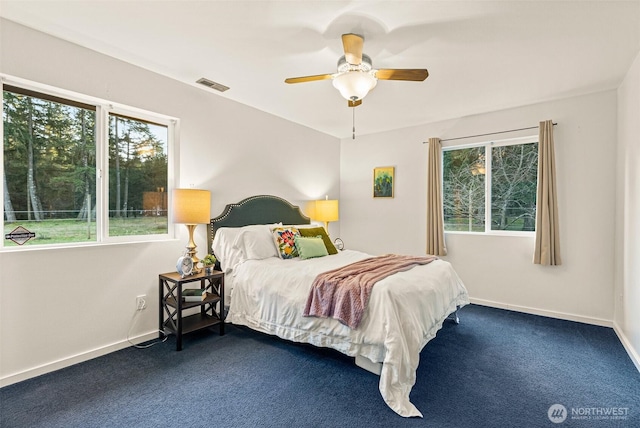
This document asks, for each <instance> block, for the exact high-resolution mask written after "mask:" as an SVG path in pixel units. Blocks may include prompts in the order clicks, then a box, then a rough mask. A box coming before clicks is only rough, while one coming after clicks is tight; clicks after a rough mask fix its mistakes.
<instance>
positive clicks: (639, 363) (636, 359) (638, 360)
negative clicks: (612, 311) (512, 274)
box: [463, 298, 640, 372]
mask: <svg viewBox="0 0 640 428" xmlns="http://www.w3.org/2000/svg"><path fill="white" fill-rule="evenodd" d="M469 300H470V301H471V303H473V304H476V305H481V306H489V307H491V308H498V309H507V310H511V311H516V312H524V313H526V314H532V315H541V316H545V317H551V318H558V319H562V320H568V321H576V322H581V323H585V324H593V325H598V326H601V327H611V328H613V331H614V332H615V333H616V335H617V336H618V339H619V340H620V342H621V343H622V346H623V347H624V349H625V351H627V354H628V355H629V358H631V361H632V362H633V364H634V365H635V366H636V369H638V371H639V372H640V355H639V354H638V352H637V351H636V350H635V349H634V348H633V345H631V342H630V341H629V339H628V338H627V336H625V334H624V332H623V331H622V329H621V328H620V326H618V324H616V323H615V322H613V321H609V320H604V319H601V318H593V317H584V316H581V315H575V314H568V313H564V312H555V311H547V310H543V309H537V308H530V307H527V306H518V305H510V304H506V303H500V302H494V301H491V300H483V299H474V298H470V299H469ZM463 322H464V321H463Z"/></svg>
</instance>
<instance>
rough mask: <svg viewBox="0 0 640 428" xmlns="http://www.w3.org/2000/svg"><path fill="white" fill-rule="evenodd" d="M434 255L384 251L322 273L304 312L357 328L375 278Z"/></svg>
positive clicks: (417, 263) (406, 268) (404, 268)
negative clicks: (421, 255) (384, 252)
mask: <svg viewBox="0 0 640 428" xmlns="http://www.w3.org/2000/svg"><path fill="white" fill-rule="evenodd" d="M436 259H437V257H435V256H425V257H415V256H401V255H396V254H387V255H384V256H379V257H371V258H368V259H364V260H361V261H359V262H355V263H351V264H349V265H347V266H343V267H340V268H337V269H334V270H330V271H328V272H324V273H321V274H320V275H318V276H317V277H316V279H315V280H314V281H313V285H312V286H311V292H310V293H309V298H308V299H307V304H306V306H305V309H304V313H303V315H304V316H317V317H325V318H326V317H332V318H335V319H337V320H338V321H340V322H341V323H343V324H346V325H348V326H349V327H351V328H357V327H358V325H360V321H362V317H363V315H364V310H365V308H366V307H367V303H368V302H369V296H370V295H371V289H372V288H373V286H374V285H375V283H376V282H378V281H380V280H382V279H384V278H386V277H388V276H389V275H392V274H394V273H397V272H402V271H405V270H409V269H411V268H412V267H414V266H417V265H426V264H428V263H431V262H432V261H434V260H436Z"/></svg>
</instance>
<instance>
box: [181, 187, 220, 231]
mask: <svg viewBox="0 0 640 428" xmlns="http://www.w3.org/2000/svg"><path fill="white" fill-rule="evenodd" d="M172 199H173V203H172V206H173V222H174V223H182V224H205V223H209V220H210V219H211V192H210V191H208V190H198V189H174V190H173V198H172Z"/></svg>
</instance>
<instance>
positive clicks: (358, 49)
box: [342, 33, 364, 65]
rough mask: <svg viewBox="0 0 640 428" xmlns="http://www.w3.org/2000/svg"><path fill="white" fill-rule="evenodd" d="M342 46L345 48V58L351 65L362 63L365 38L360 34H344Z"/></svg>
mask: <svg viewBox="0 0 640 428" xmlns="http://www.w3.org/2000/svg"><path fill="white" fill-rule="evenodd" d="M342 45H343V46H344V58H345V59H346V60H347V62H348V63H349V64H353V65H359V64H360V63H361V62H362V46H363V45H364V37H362V36H360V35H358V34H353V33H349V34H343V35H342Z"/></svg>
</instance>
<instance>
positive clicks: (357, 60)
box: [285, 33, 429, 107]
mask: <svg viewBox="0 0 640 428" xmlns="http://www.w3.org/2000/svg"><path fill="white" fill-rule="evenodd" d="M342 45H343V46H344V55H343V56H341V57H340V59H339V60H338V72H337V73H333V74H317V75H314V76H302V77H290V78H288V79H285V82H286V83H302V82H312V81H314V80H328V79H332V80H333V86H334V87H335V88H336V89H338V90H339V91H340V94H341V95H342V96H343V97H344V98H345V99H346V100H347V101H348V103H349V107H357V106H359V105H360V104H362V99H363V98H364V97H365V96H366V95H367V94H368V93H369V91H370V90H372V89H373V88H374V87H375V86H376V84H377V83H378V80H408V81H415V82H421V81H423V80H425V79H426V78H427V77H428V76H429V72H428V71H427V70H426V69H411V68H407V69H390V68H382V69H379V70H376V69H374V68H373V67H372V62H371V58H370V57H369V56H368V55H366V54H363V53H362V47H363V45H364V37H362V36H361V35H359V34H353V33H348V34H343V35H342Z"/></svg>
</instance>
